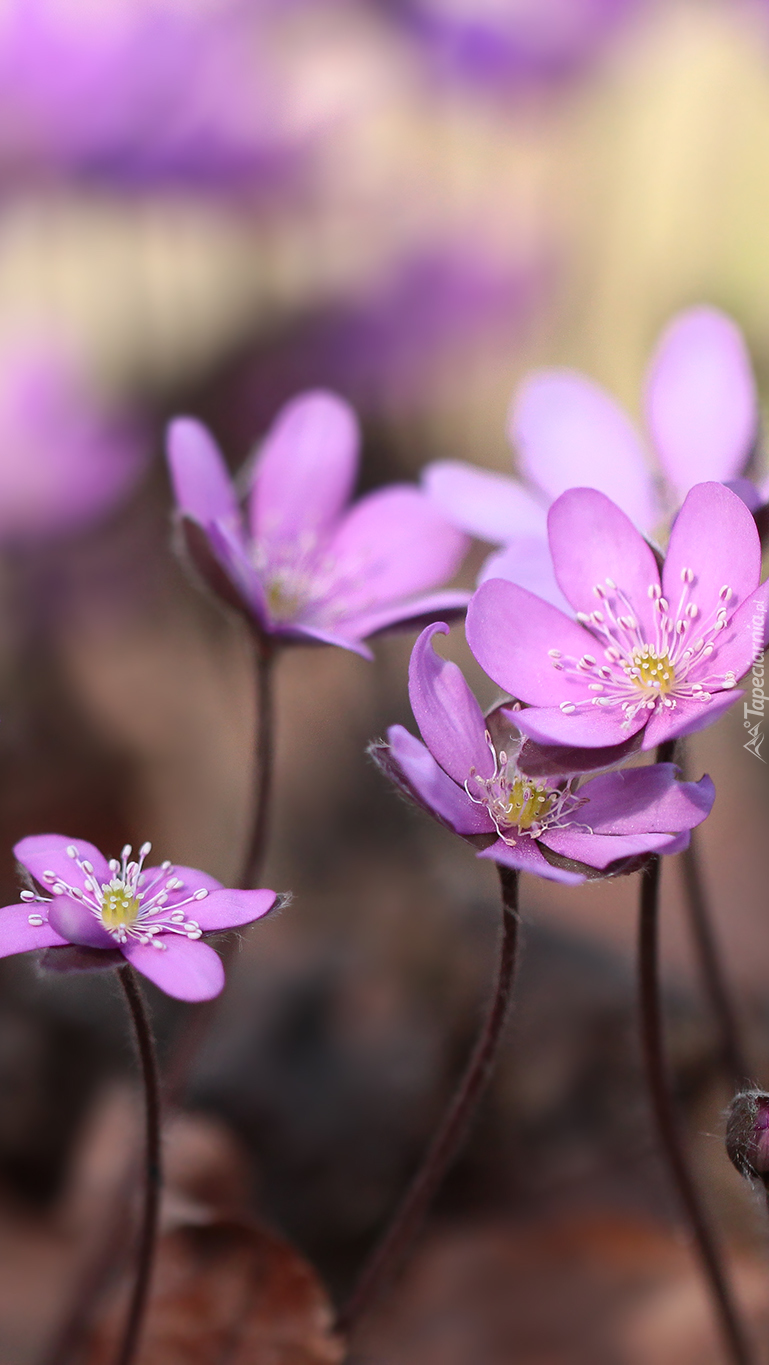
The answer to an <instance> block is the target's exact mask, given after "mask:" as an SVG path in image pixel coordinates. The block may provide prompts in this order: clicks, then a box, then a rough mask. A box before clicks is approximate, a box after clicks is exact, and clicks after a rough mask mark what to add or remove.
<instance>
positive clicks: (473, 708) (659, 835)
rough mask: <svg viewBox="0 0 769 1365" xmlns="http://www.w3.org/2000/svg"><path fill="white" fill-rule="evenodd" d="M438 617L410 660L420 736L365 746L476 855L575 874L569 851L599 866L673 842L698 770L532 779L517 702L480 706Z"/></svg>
mask: <svg viewBox="0 0 769 1365" xmlns="http://www.w3.org/2000/svg"><path fill="white" fill-rule="evenodd" d="M447 631H448V627H447V626H446V625H445V624H443V623H438V624H436V625H432V626H428V628H427V629H426V630H424V631H423V632H422V634H421V635H420V637H419V639H418V640H417V642H416V645H415V646H414V651H413V653H412V656H411V666H410V669H409V695H410V698H411V706H412V710H413V712H414V716H415V718H416V721H417V724H418V725H419V729H420V731H421V733H422V738H423V740H424V743H422V742H421V741H420V740H418V739H416V738H415V737H414V736H413V735H411V734H409V732H408V731H407V730H405V729H404V728H403V726H401V725H393V726H392V727H391V728H390V729H389V730H388V732H387V742H386V744H385V743H383V744H378V745H374V746H372V750H371V752H372V754H373V756H374V758H375V759H376V760H377V762H378V763H379V765H380V766H381V767H382V768H383V769H384V771H385V772H386V773H387V775H388V776H389V777H390V778H391V779H392V780H393V781H394V782H395V783H396V785H397V786H398V787H400V789H401V790H402V791H404V792H406V794H407V795H408V796H410V797H411V799H412V800H414V801H416V802H417V803H418V804H419V805H421V806H423V807H424V808H425V809H426V810H428V811H430V813H431V814H432V815H434V816H435V818H436V819H438V820H440V821H441V823H443V824H445V825H448V827H449V828H450V829H453V830H454V831H455V833H457V834H461V835H463V836H464V837H465V838H467V839H470V840H471V841H472V842H474V843H481V844H483V845H484V847H482V848H481V850H480V851H479V853H478V857H479V858H491V859H492V860H493V861H494V862H497V863H502V864H504V865H506V866H507V867H513V868H518V869H520V870H521V871H523V872H532V873H535V874H536V875H537V876H540V877H546V878H549V879H550V880H553V881H561V882H571V883H576V882H580V881H582V880H584V876H585V873H584V872H583V871H581V870H579V869H576V868H574V866H573V865H572V866H571V867H564V866H562V865H556V860H555V859H554V860H553V861H550V860H549V859H548V854H549V855H551V856H552V855H556V859H558V858H560V859H568V860H571V861H572V864H573V863H574V862H576V863H579V864H582V865H583V866H584V867H586V868H588V869H589V868H592V869H600V870H605V869H607V868H610V867H611V866H612V864H618V865H619V864H620V863H621V861H622V860H627V859H636V858H638V857H639V856H641V855H643V854H645V853H650V852H658V853H675V852H678V851H679V850H680V849H681V848H684V847H685V846H686V844H687V843H688V838H689V834H688V832H689V830H691V829H692V828H693V827H694V826H695V825H698V824H699V823H700V822H701V821H702V820H704V819H705V817H706V816H707V815H708V813H709V811H710V808H711V806H712V804H713V800H714V796H715V793H714V789H713V784H712V782H711V781H710V778H709V777H703V778H702V779H701V780H700V781H699V782H681V781H679V780H678V769H677V768H676V767H675V765H674V764H672V763H660V764H654V765H652V766H651V767H643V768H630V769H625V770H624V771H623V772H610V773H602V774H600V775H599V776H596V777H592V778H590V779H589V780H587V781H583V780H582V779H581V778H580V777H579V776H575V775H574V774H573V773H568V772H566V773H563V774H549V775H548V776H547V777H546V778H544V779H535V778H534V777H531V776H529V775H528V774H527V772H526V771H525V770H524V767H525V756H526V751H527V749H531V748H532V747H533V746H531V745H530V743H529V742H528V741H526V740H524V738H523V736H522V735H521V734H520V732H519V731H518V730H517V728H516V727H517V722H518V717H519V714H520V713H519V712H517V711H512V710H510V709H508V708H506V707H500V708H497V710H496V711H495V712H492V714H491V715H490V716H489V717H488V718H484V716H483V714H482V712H481V709H480V706H479V705H478V702H477V701H476V699H475V697H474V696H473V694H472V692H471V691H470V688H469V687H468V685H467V683H466V682H465V679H464V677H463V676H462V673H461V671H460V670H459V668H458V667H457V666H456V664H453V663H449V662H447V661H446V660H444V659H441V658H440V657H439V656H438V655H436V654H435V652H434V650H433V643H432V642H433V638H434V636H435V634H436V633H437V632H443V633H444V634H445V633H447Z"/></svg>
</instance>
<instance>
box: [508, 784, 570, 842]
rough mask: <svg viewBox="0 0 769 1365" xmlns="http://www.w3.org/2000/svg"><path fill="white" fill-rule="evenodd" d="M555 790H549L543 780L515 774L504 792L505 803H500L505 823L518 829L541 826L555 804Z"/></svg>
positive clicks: (556, 794)
mask: <svg viewBox="0 0 769 1365" xmlns="http://www.w3.org/2000/svg"><path fill="white" fill-rule="evenodd" d="M557 796H558V793H557V792H553V791H550V790H549V789H548V788H547V787H546V786H545V784H544V783H543V782H532V781H531V778H528V777H523V776H522V775H521V774H520V773H518V774H516V776H515V777H514V778H513V780H512V782H511V783H510V787H509V790H508V791H507V793H506V799H507V805H506V806H505V805H504V801H503V802H502V803H501V804H502V809H503V812H504V819H505V823H506V824H508V825H511V826H515V827H516V829H518V830H527V829H531V827H532V825H537V826H541V823H542V821H543V820H544V819H545V818H546V816H548V815H549V814H550V812H551V811H552V809H553V806H554V805H555V802H556V798H557Z"/></svg>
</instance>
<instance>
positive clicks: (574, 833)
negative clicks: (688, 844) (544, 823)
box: [542, 829, 677, 868]
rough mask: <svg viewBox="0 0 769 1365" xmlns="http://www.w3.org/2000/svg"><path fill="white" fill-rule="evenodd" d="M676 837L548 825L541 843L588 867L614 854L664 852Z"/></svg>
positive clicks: (603, 863)
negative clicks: (589, 830)
mask: <svg viewBox="0 0 769 1365" xmlns="http://www.w3.org/2000/svg"><path fill="white" fill-rule="evenodd" d="M676 840H677V836H675V835H672V834H585V833H581V832H580V831H579V830H576V829H552V830H548V831H547V833H546V834H543V835H542V843H543V844H547V847H548V848H552V850H553V852H554V853H560V854H561V857H563V858H576V859H577V861H578V862H580V863H586V864H587V866H588V867H600V868H604V867H608V866H609V864H610V863H613V862H614V861H615V860H616V859H617V858H634V857H637V856H638V854H640V853H664V852H665V851H666V849H667V846H668V845H669V844H671V843H673V842H674V841H676Z"/></svg>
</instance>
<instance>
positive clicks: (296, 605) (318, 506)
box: [168, 390, 468, 658]
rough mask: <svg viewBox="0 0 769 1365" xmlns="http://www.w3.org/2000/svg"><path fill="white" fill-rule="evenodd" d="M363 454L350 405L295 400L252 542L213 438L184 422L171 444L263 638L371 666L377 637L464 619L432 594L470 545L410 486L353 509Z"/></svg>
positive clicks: (214, 547) (181, 502)
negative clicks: (348, 654)
mask: <svg viewBox="0 0 769 1365" xmlns="http://www.w3.org/2000/svg"><path fill="white" fill-rule="evenodd" d="M358 453H359V432H358V425H357V421H356V418H355V414H354V412H353V411H352V409H351V408H350V406H349V405H348V404H347V403H345V402H344V401H343V400H342V399H341V398H338V397H337V396H336V395H335V394H333V393H326V392H323V391H322V390H318V391H315V392H310V393H305V394H301V395H299V397H297V398H295V399H293V400H292V401H291V402H290V403H288V404H287V405H286V406H285V407H284V408H283V409H282V410H281V412H280V413H279V414H278V416H277V418H276V420H275V422H274V424H273V426H272V428H271V429H270V431H269V432H268V434H267V436H266V438H265V440H264V442H263V444H262V446H261V449H260V450H259V453H258V457H257V459H256V461H255V463H254V465H253V469H252V471H251V474H250V491H249V498H248V521H249V528H248V531H246V530H245V528H244V526H243V519H242V516H241V511H240V507H239V504H238V498H237V494H236V492H235V488H234V486H233V483H232V481H231V479H230V476H229V474H228V471H227V467H226V465H225V463H224V460H223V459H222V456H221V455H220V453H219V451H218V449H217V447H216V445H215V444H214V442H213V440H212V438H211V436H210V435H209V433H208V432H207V430H206V429H205V427H203V426H201V424H200V423H199V422H195V421H193V420H191V419H190V418H178V419H177V420H176V421H175V422H173V423H172V424H171V428H170V432H169V441H168V456H169V464H170V468H171V477H172V480H173V485H174V490H175V493H176V501H177V504H178V508H179V511H180V513H181V515H182V517H183V518H185V519H187V520H190V521H192V522H193V523H195V524H196V525H197V526H198V527H200V528H201V529H202V531H203V532H204V534H205V536H206V537H207V540H208V544H209V546H210V549H211V551H212V553H213V555H214V556H215V558H216V560H217V562H218V564H219V566H220V567H221V569H222V570H223V571H224V574H225V575H226V577H227V581H228V583H229V585H231V588H232V590H233V591H234V593H235V594H237V597H238V599H239V601H240V602H241V603H242V605H243V607H244V608H245V610H246V611H247V612H248V613H249V614H250V615H251V617H252V618H253V619H254V621H255V622H256V623H257V626H258V628H259V630H260V631H263V632H264V633H265V634H268V635H272V636H274V637H276V638H278V639H282V640H284V641H290V640H294V641H304V642H310V641H314V642H319V643H321V644H332V645H341V646H342V647H343V648H345V649H351V650H354V651H355V652H356V653H358V654H362V655H363V656H364V657H365V658H370V657H371V654H370V651H369V650H368V649H367V648H366V646H365V645H363V644H362V643H361V642H362V641H363V640H364V639H366V638H367V637H368V636H370V635H375V634H378V633H379V632H381V631H384V630H387V629H389V628H391V627H394V626H400V625H403V624H406V623H408V622H410V621H420V620H422V619H423V618H425V617H434V616H436V615H439V614H443V612H444V611H452V610H453V611H459V610H463V609H464V607H465V606H466V604H467V601H468V594H467V593H462V592H447V591H443V592H431V591H430V589H433V588H435V587H436V586H437V585H438V584H441V583H444V582H445V581H446V580H447V579H449V578H451V577H452V575H453V574H454V573H455V571H456V569H457V568H458V566H459V562H460V560H461V558H462V556H463V554H464V552H465V549H466V543H467V542H466V538H465V536H464V535H463V534H462V532H460V531H457V530H456V529H455V528H454V527H453V526H451V525H449V523H448V522H447V521H446V520H445V518H444V517H443V516H442V515H441V514H440V512H438V511H437V509H436V508H435V507H434V505H433V504H432V503H431V502H430V500H429V499H428V498H427V497H426V496H425V494H424V493H422V492H421V491H420V490H419V489H418V488H414V487H411V486H409V485H408V484H394V485H392V486H390V487H389V488H383V489H379V490H378V491H376V492H374V493H369V494H368V495H367V496H366V497H364V498H361V499H360V501H359V502H357V503H354V504H353V506H352V507H350V508H349V509H347V508H346V504H347V501H348V498H349V496H350V493H351V492H352V487H353V483H354V481H355V475H356V470H357V464H358Z"/></svg>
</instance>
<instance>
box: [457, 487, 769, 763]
mask: <svg viewBox="0 0 769 1365" xmlns="http://www.w3.org/2000/svg"><path fill="white" fill-rule="evenodd" d="M548 529H549V536H550V550H551V553H552V557H553V567H554V570H555V576H556V579H557V581H558V583H559V585H560V587H561V589H562V591H563V593H564V595H565V597H566V598H567V600H568V602H569V603H570V604H571V606H572V608H573V609H574V611H575V612H576V616H577V619H576V621H575V620H574V619H573V617H570V616H566V615H565V614H564V613H563V612H561V611H559V610H558V609H557V608H556V607H554V606H552V605H551V604H550V603H549V602H545V601H543V600H542V599H540V598H538V597H535V596H534V595H533V594H532V593H530V592H528V591H527V589H526V588H521V587H519V586H518V585H517V584H514V583H509V582H506V581H505V580H504V579H500V578H496V579H490V580H488V581H487V582H486V583H483V584H482V585H481V587H480V588H479V589H478V591H477V592H476V594H475V596H474V597H473V600H472V602H471V603H470V606H469V608H468V615H467V639H468V642H469V645H470V648H471V649H472V651H473V654H474V655H475V657H476V658H477V660H478V662H479V663H480V665H481V667H482V668H484V669H485V670H486V672H487V673H488V674H489V676H490V677H492V678H493V679H494V681H495V682H497V683H499V685H500V687H504V688H505V689H506V690H507V691H508V692H510V693H511V694H512V695H513V696H515V697H518V698H520V699H521V700H522V701H525V702H527V703H530V704H531V706H530V708H527V709H525V710H523V711H521V713H520V715H519V717H518V719H517V722H516V723H517V725H518V726H519V728H520V729H521V730H522V731H523V732H524V733H525V734H527V735H530V736H532V738H534V739H536V740H538V741H539V742H540V743H543V744H569V745H575V746H576V745H580V746H585V747H586V748H600V747H605V746H611V745H615V744H623V743H625V741H627V740H628V739H630V738H631V737H633V736H636V737H637V741H638V744H639V745H640V747H641V748H643V749H651V748H654V747H655V746H656V745H658V744H661V743H662V742H663V741H664V740H668V739H672V738H673V737H674V736H676V735H686V734H691V733H692V732H693V731H695V730H701V729H703V728H704V727H705V726H706V725H710V724H711V723H712V722H713V721H715V720H717V719H718V717H719V716H720V715H721V713H722V712H723V711H725V710H726V709H727V708H728V707H729V706H731V705H732V703H733V702H734V701H736V700H737V698H738V697H740V696H742V693H741V692H737V691H735V690H734V689H735V686H736V682H737V679H738V678H740V677H742V675H743V674H744V673H745V672H746V671H747V669H748V668H749V667H750V664H751V662H752V660H753V658H754V657H755V654H756V649H757V648H758V650H759V651H760V650H761V649H762V648H763V645H764V642H765V630H766V626H765V622H766V607H767V604H768V603H769V581H767V582H766V583H764V584H763V585H762V586H761V587H760V588H759V580H760V576H761V546H760V542H759V538H758V532H757V530H756V526H755V522H754V520H753V517H752V516H751V514H750V512H749V511H748V509H747V507H746V506H745V504H744V502H742V500H741V499H740V498H738V497H737V496H736V495H735V494H734V493H732V492H731V491H730V490H729V489H728V488H725V487H724V486H723V484H718V483H703V484H697V485H696V487H695V488H693V489H692V490H691V492H690V493H689V494H688V496H687V498H686V501H685V502H684V505H683V507H682V509H681V511H680V512H679V514H678V516H677V518H676V520H675V523H674V525H673V530H672V533H671V536H670V545H669V548H668V553H667V556H666V558H665V563H664V566H663V569H662V579H661V581H660V571H659V568H658V565H657V560H656V558H655V555H654V553H653V551H652V549H651V547H650V546H649V545H648V544H647V542H646V541H645V540H644V538H643V536H641V534H640V533H639V532H638V531H637V530H636V528H635V527H634V526H633V524H632V522H631V521H630V520H629V519H628V518H627V517H626V516H625V513H624V512H622V511H621V510H620V509H619V507H617V506H616V505H615V504H614V503H613V502H611V501H610V500H609V498H607V497H606V496H605V495H604V494H603V493H598V492H596V490H595V489H592V488H573V489H570V490H569V491H568V492H566V493H563V494H562V495H561V497H560V498H558V500H557V501H556V502H555V503H554V504H553V506H552V507H551V509H550V514H549V516H548ZM756 622H757V623H758V624H756ZM756 637H757V638H758V645H757V643H756Z"/></svg>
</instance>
